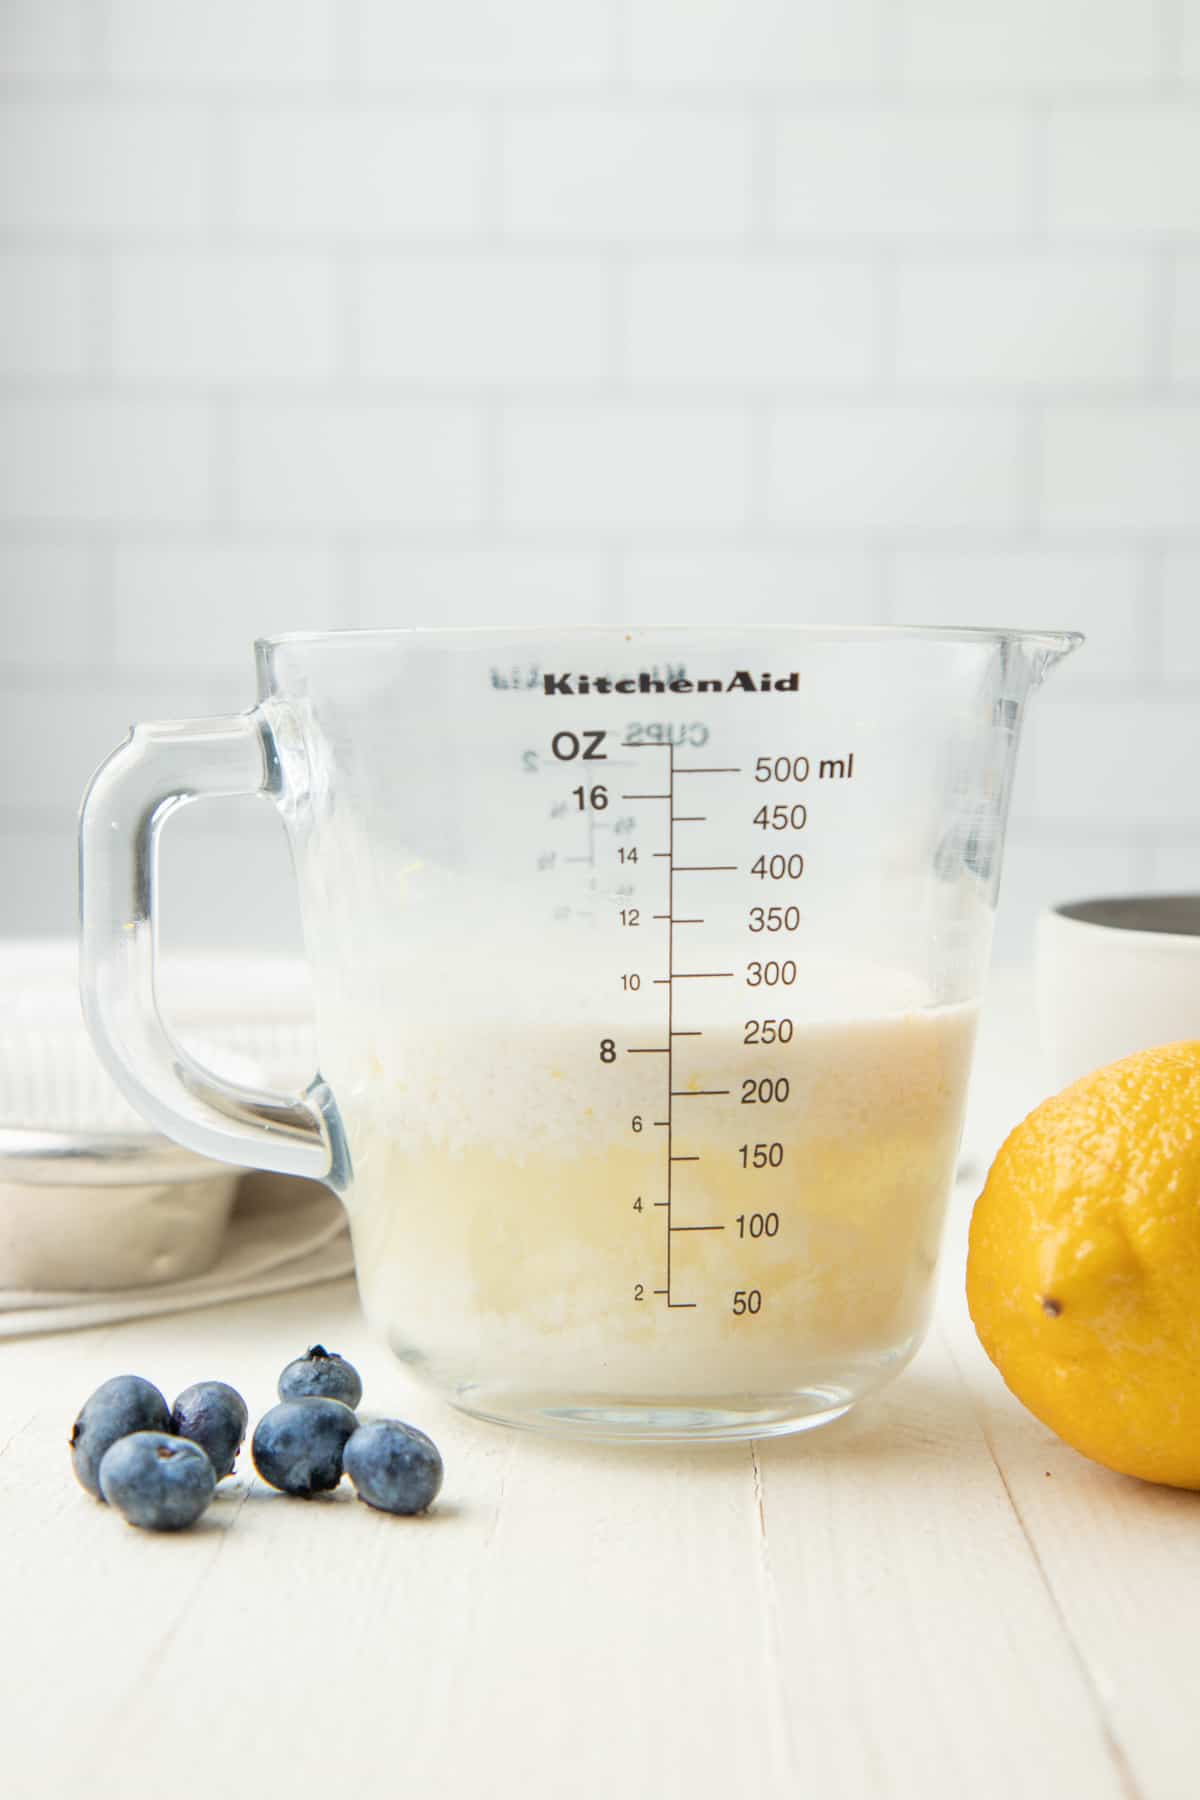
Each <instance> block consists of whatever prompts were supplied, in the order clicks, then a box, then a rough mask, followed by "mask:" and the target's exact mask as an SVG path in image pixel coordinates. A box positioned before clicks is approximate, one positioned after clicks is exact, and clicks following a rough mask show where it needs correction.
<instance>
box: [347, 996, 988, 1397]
mask: <svg viewBox="0 0 1200 1800" xmlns="http://www.w3.org/2000/svg"><path fill="white" fill-rule="evenodd" d="M812 991H813V984H811V983H810V996H811V994H812ZM810 1003H817V1004H819V999H818V1000H817V1001H816V1002H812V1001H811V1000H810ZM974 1029H975V1011H974V1008H972V1007H968V1006H943V1007H934V1006H927V1007H916V1008H913V1007H910V1008H906V1009H901V1010H897V1011H894V1012H881V1013H878V1014H875V1015H871V1016H841V1017H837V1016H835V1017H830V1018H827V1019H825V1020H821V1019H819V1018H816V1019H812V1018H810V1019H807V1020H804V1021H802V1022H799V1023H797V1024H796V1025H795V1027H794V1030H793V1033H792V1035H791V1038H790V1041H789V1042H788V1043H787V1044H786V1045H783V1044H775V1045H773V1046H767V1047H765V1048H762V1047H760V1046H753V1047H748V1046H747V1045H746V1043H745V1041H744V1039H745V1031H744V1029H743V1028H742V1027H741V1026H738V1027H737V1028H734V1027H731V1026H729V1025H727V1024H726V1025H719V1024H718V1025H716V1026H712V1025H710V1026H708V1027H707V1028H706V1029H705V1030H704V1031H703V1032H702V1033H701V1032H696V1033H695V1034H692V1035H686V1036H682V1035H681V1039H680V1041H679V1042H678V1043H677V1044H676V1046H675V1051H674V1055H673V1056H672V1058H671V1064H672V1087H673V1102H672V1105H671V1108H670V1113H671V1123H670V1126H669V1127H668V1126H667V1123H666V1121H667V1112H668V1109H667V1107H666V1104H665V1078H666V1068H665V1061H666V1059H665V1057H663V1056H662V1055H661V1054H660V1053H658V1052H656V1051H654V1050H653V1049H648V1050H647V1051H646V1052H645V1053H637V1052H636V1051H631V1050H630V1049H629V1047H628V1046H623V1048H624V1049H625V1052H626V1053H624V1054H614V1055H613V1056H612V1059H611V1063H610V1064H609V1066H608V1067H603V1068H602V1067H601V1065H600V1063H599V1060H598V1057H597V1050H596V1043H597V1034H596V1031H595V1029H594V1028H587V1027H584V1026H583V1025H578V1024H577V1025H560V1026H558V1027H555V1026H554V1025H551V1024H548V1023H543V1024H541V1025H539V1026H537V1027H536V1028H534V1027H532V1026H531V1024H530V1022H529V1021H528V1020H522V1021H519V1024H518V1025H517V1026H513V1027H510V1028H506V1027H505V1025H504V1024H503V1023H502V1022H500V1021H495V1020H493V1021H491V1022H485V1021H481V1020H479V1019H475V1020H473V1021H472V1023H471V1029H470V1032H469V1034H459V1033H456V1032H454V1031H453V1030H449V1031H448V1030H446V1029H444V1028H443V1029H442V1030H441V1031H440V1032H439V1031H438V1030H436V1029H433V1028H431V1024H430V1021H428V1020H426V1022H425V1028H424V1029H423V1030H422V1031H421V1033H420V1050H419V1054H418V1053H412V1054H408V1053H406V1052H405V1050H404V1047H403V1033H401V1034H399V1036H398V1037H397V1038H395V1039H394V1040H393V1041H392V1042H391V1044H390V1045H389V1043H388V1041H387V1039H386V1037H385V1038H384V1040H383V1041H380V1042H376V1043H375V1044H374V1045H373V1047H372V1049H371V1051H370V1053H369V1066H368V1067H367V1068H366V1069H365V1070H364V1071H362V1073H361V1075H360V1079H359V1081H358V1082H357V1083H356V1084H354V1085H353V1088H352V1087H351V1084H350V1083H348V1082H343V1083H342V1084H341V1091H342V1092H343V1093H349V1092H351V1091H353V1093H354V1098H353V1101H352V1103H351V1104H350V1105H347V1104H346V1103H345V1102H344V1103H343V1112H344V1113H345V1116H346V1123H347V1128H348V1135H349V1139H350V1147H351V1153H352V1156H353V1160H354V1170H355V1186H354V1191H353V1196H352V1200H351V1216H352V1220H353V1230H354V1243H355V1253H356V1261H357V1266H358V1276H359V1284H360V1288H361V1291H362V1297H363V1301H364V1304H365V1307H366V1310H367V1313H368V1315H369V1317H370V1318H371V1320H372V1321H373V1323H374V1324H375V1325H376V1326H377V1327H378V1328H379V1329H380V1330H381V1331H382V1332H383V1333H384V1334H385V1335H386V1336H387V1337H388V1339H389V1340H390V1342H391V1344H392V1345H393V1347H394V1348H395V1349H396V1351H397V1352H398V1353H399V1354H400V1355H401V1356H402V1357H404V1358H406V1359H407V1360H409V1361H411V1362H412V1363H413V1364H414V1366H415V1367H417V1368H418V1369H419V1370H424V1371H425V1372H426V1373H427V1374H428V1375H429V1377H430V1378H431V1379H433V1380H435V1381H436V1382H437V1383H438V1384H439V1385H444V1386H446V1387H448V1388H450V1389H451V1390H452V1391H453V1392H454V1393H455V1394H456V1395H457V1397H458V1398H459V1399H460V1401H461V1402H462V1403H463V1404H466V1405H467V1406H474V1407H475V1408H476V1409H477V1410H480V1411H484V1412H489V1411H494V1412H499V1413H502V1414H505V1415H513V1414H524V1413H536V1412H538V1411H539V1409H544V1410H546V1411H553V1410H554V1409H555V1407H556V1406H557V1407H562V1406H563V1404H564V1400H565V1398H566V1397H568V1396H570V1397H572V1398H573V1401H574V1403H575V1404H576V1405H577V1406H578V1407H580V1408H582V1409H586V1408H588V1407H592V1408H596V1409H598V1410H601V1411H603V1409H604V1408H609V1409H617V1410H619V1409H620V1408H621V1406H622V1404H623V1401H624V1398H625V1397H626V1396H632V1395H640V1396H645V1394H646V1393H647V1392H648V1391H649V1392H650V1393H651V1394H652V1395H653V1396H654V1397H655V1400H656V1402H661V1403H662V1404H663V1405H665V1406H674V1407H681V1406H692V1407H695V1408H697V1409H699V1410H701V1411H704V1412H706V1413H708V1412H712V1413H719V1412H720V1410H721V1407H722V1405H729V1406H734V1407H736V1405H737V1403H738V1401H739V1399H740V1397H742V1396H744V1395H746V1394H750V1393H753V1394H755V1395H758V1396H764V1395H766V1396H772V1397H775V1398H776V1399H777V1400H778V1402H779V1404H780V1406H781V1407H782V1406H784V1405H785V1403H788V1401H789V1398H790V1401H791V1410H792V1411H795V1410H796V1407H795V1396H797V1395H798V1394H804V1395H808V1396H810V1397H811V1407H812V1410H814V1411H828V1410H834V1409H836V1408H838V1407H839V1406H842V1405H845V1404H848V1403H849V1401H850V1400H852V1399H853V1398H855V1397H856V1396H857V1393H859V1392H862V1391H866V1390H868V1389H869V1388H870V1387H871V1386H873V1385H875V1383H876V1382H877V1380H878V1379H879V1378H880V1377H881V1376H882V1375H883V1373H884V1372H885V1371H887V1370H889V1369H892V1368H894V1366H895V1364H896V1362H897V1361H898V1360H900V1359H903V1358H905V1357H907V1356H908V1355H909V1354H911V1352H912V1350H913V1349H914V1348H915V1346H916V1343H917V1342H918V1341H919V1338H920V1335H921V1333H922V1331H923V1328H924V1325H925V1321H926V1316H927V1311H928V1306H929V1297H930V1291H931V1275H932V1272H933V1269H934V1267H935V1264H936V1259H937V1250H938V1240H939V1235H940V1230H941V1224H942V1216H943V1212H944V1207H945V1202H946V1197H947V1194H948V1191H949V1188H950V1185H951V1181H952V1177H953V1170H954V1161H955V1154H956V1150H957V1146H958V1140H959V1133H960V1127H961V1120H962V1113H963V1105H964V1098H965V1090H966V1081H967V1072H968V1066H969V1062H970V1056H971V1049H972V1042H973V1036H974ZM624 1035H625V1037H626V1038H627V1037H628V1035H629V1034H628V1032H625V1034H624ZM651 1035H652V1034H651ZM619 1037H620V1034H619V1033H618V1031H617V1028H616V1027H614V1030H613V1036H612V1040H610V1041H612V1042H613V1043H614V1048H615V1043H616V1042H617V1041H618V1040H619ZM760 1049H761V1055H760V1054H758V1051H759V1050H760ZM752 1052H753V1053H752ZM602 1054H603V1052H602ZM760 1069H761V1070H762V1071H764V1073H763V1074H761V1075H760V1074H759V1070H760ZM768 1071H769V1073H768ZM748 1081H749V1082H753V1083H755V1084H756V1085H757V1084H763V1083H765V1084H766V1085H765V1086H762V1087H761V1089H760V1091H761V1092H764V1093H771V1094H772V1098H770V1099H768V1100H767V1101H765V1102H764V1101H762V1100H760V1098H759V1092H758V1091H756V1092H755V1093H754V1095H753V1096H752V1097H751V1098H750V1099H749V1100H748V1099H747V1096H746V1083H747V1082H748ZM776 1089H778V1091H780V1092H783V1093H784V1094H785V1098H784V1099H783V1100H782V1101H779V1100H776V1099H774V1097H773V1094H774V1091H775V1090H776ZM668 1138H669V1140H670V1161H669V1162H668V1158H667V1148H668V1145H667V1140H668ZM668 1172H669V1178H670V1179H669V1186H670V1191H669V1195H668ZM668 1202H669V1203H668ZM668 1221H669V1224H668ZM668 1246H669V1249H668ZM668 1254H669V1258H670V1266H669V1270H668ZM668 1294H669V1298H670V1304H669V1305H668V1304H667V1299H668ZM639 1405H640V1406H643V1407H644V1405H645V1401H644V1399H643V1400H641V1401H639Z"/></svg>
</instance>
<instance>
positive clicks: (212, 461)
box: [208, 389, 237, 527]
mask: <svg viewBox="0 0 1200 1800" xmlns="http://www.w3.org/2000/svg"><path fill="white" fill-rule="evenodd" d="M208 424H209V466H208V467H209V473H208V479H209V524H210V526H211V525H219V526H226V527H228V526H230V525H232V524H233V523H234V521H235V519H236V516H237V497H236V488H235V480H234V464H235V460H236V454H237V451H236V446H237V401H236V399H235V398H234V396H233V394H232V393H231V392H230V391H229V390H228V389H217V390H215V391H214V392H213V393H212V394H211V395H210V398H209V402H208Z"/></svg>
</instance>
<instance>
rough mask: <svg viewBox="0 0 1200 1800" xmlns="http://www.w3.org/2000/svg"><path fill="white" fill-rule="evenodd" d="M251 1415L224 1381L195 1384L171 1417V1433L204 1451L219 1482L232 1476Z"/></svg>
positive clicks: (180, 1398) (242, 1401)
mask: <svg viewBox="0 0 1200 1800" xmlns="http://www.w3.org/2000/svg"><path fill="white" fill-rule="evenodd" d="M249 1417H250V1414H249V1413H248V1412H247V1410H246V1402H245V1401H244V1400H243V1399H242V1396H241V1395H240V1394H239V1393H238V1391H237V1389H236V1388H231V1387H230V1386H228V1384H227V1383H226V1382H224V1381H197V1382H195V1383H193V1385H192V1386H191V1387H189V1388H184V1390H183V1392H182V1394H180V1396H179V1398H178V1400H176V1402H175V1406H174V1409H173V1411H172V1413H171V1430H172V1431H173V1432H174V1433H175V1434H176V1436H177V1437H182V1438H190V1439H191V1441H192V1443H193V1444H199V1446H200V1448H201V1449H202V1450H205V1451H207V1453H208V1460H209V1462H210V1463H211V1464H212V1466H213V1472H214V1474H215V1475H216V1477H217V1480H218V1481H220V1480H222V1479H223V1477H224V1476H226V1475H232V1474H233V1465H234V1463H235V1462H236V1461H237V1453H238V1451H239V1450H240V1449H241V1447H242V1440H243V1438H244V1437H245V1435H246V1423H247V1421H248V1419H249Z"/></svg>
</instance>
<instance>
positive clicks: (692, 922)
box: [675, 919, 704, 925]
mask: <svg viewBox="0 0 1200 1800" xmlns="http://www.w3.org/2000/svg"><path fill="white" fill-rule="evenodd" d="M675 923H676V925H703V923H704V920H703V919H676V920H675Z"/></svg>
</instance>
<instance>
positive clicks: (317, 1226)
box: [0, 1174, 354, 1338]
mask: <svg viewBox="0 0 1200 1800" xmlns="http://www.w3.org/2000/svg"><path fill="white" fill-rule="evenodd" d="M353 1270H354V1258H353V1256H352V1255H351V1251H350V1234H349V1231H348V1229H347V1226H346V1215H345V1213H344V1212H343V1210H342V1207H341V1204H340V1202H339V1201H338V1200H337V1199H336V1198H335V1196H334V1195H333V1194H331V1193H330V1191H329V1189H328V1188H325V1187H321V1186H320V1185H319V1184H318V1183H317V1182H315V1181H296V1180H293V1179H291V1178H290V1177H288V1176H286V1175H260V1174H252V1175H247V1176H245V1177H244V1179H243V1180H242V1182H241V1185H240V1186H239V1188H238V1195H237V1200H236V1203H235V1205H234V1211H233V1217H232V1218H231V1220H230V1223H229V1229H228V1231H227V1233H226V1236H225V1240H224V1243H223V1245H222V1249H221V1254H220V1257H219V1258H218V1260H217V1262H216V1264H215V1265H214V1266H213V1268H211V1269H209V1271H208V1272H207V1274H204V1275H198V1276H194V1277H193V1278H192V1279H191V1280H188V1281H168V1282H162V1283H161V1284H158V1285H155V1286H153V1287H137V1288H118V1289H107V1290H105V1291H104V1292H102V1293H101V1292H92V1293H85V1292H80V1291H77V1292H70V1291H67V1292H57V1293H49V1292H40V1291H39V1292H37V1293H32V1292H29V1291H22V1290H20V1289H16V1288H8V1289H5V1288H0V1338H12V1337H26V1336H32V1335H34V1334H35V1333H38V1332H48V1331H77V1330H80V1329H82V1328H83V1327H84V1326H88V1325H111V1324H115V1323H116V1322H117V1321H118V1320H121V1319H138V1318H145V1317H147V1316H148V1315H150V1314H154V1313H171V1312H186V1311H189V1310H191V1309H192V1308H193V1307H199V1306H219V1305H220V1304H221V1303H222V1301H225V1300H245V1299H249V1298H251V1297H252V1296H254V1295H256V1294H279V1293H284V1292H286V1291H287V1290H288V1289H289V1288H301V1287H308V1286H309V1285H310V1284H311V1283H313V1282H317V1281H334V1280H337V1279H338V1278H340V1277H343V1276H346V1275H350V1274H352V1273H353Z"/></svg>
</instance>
